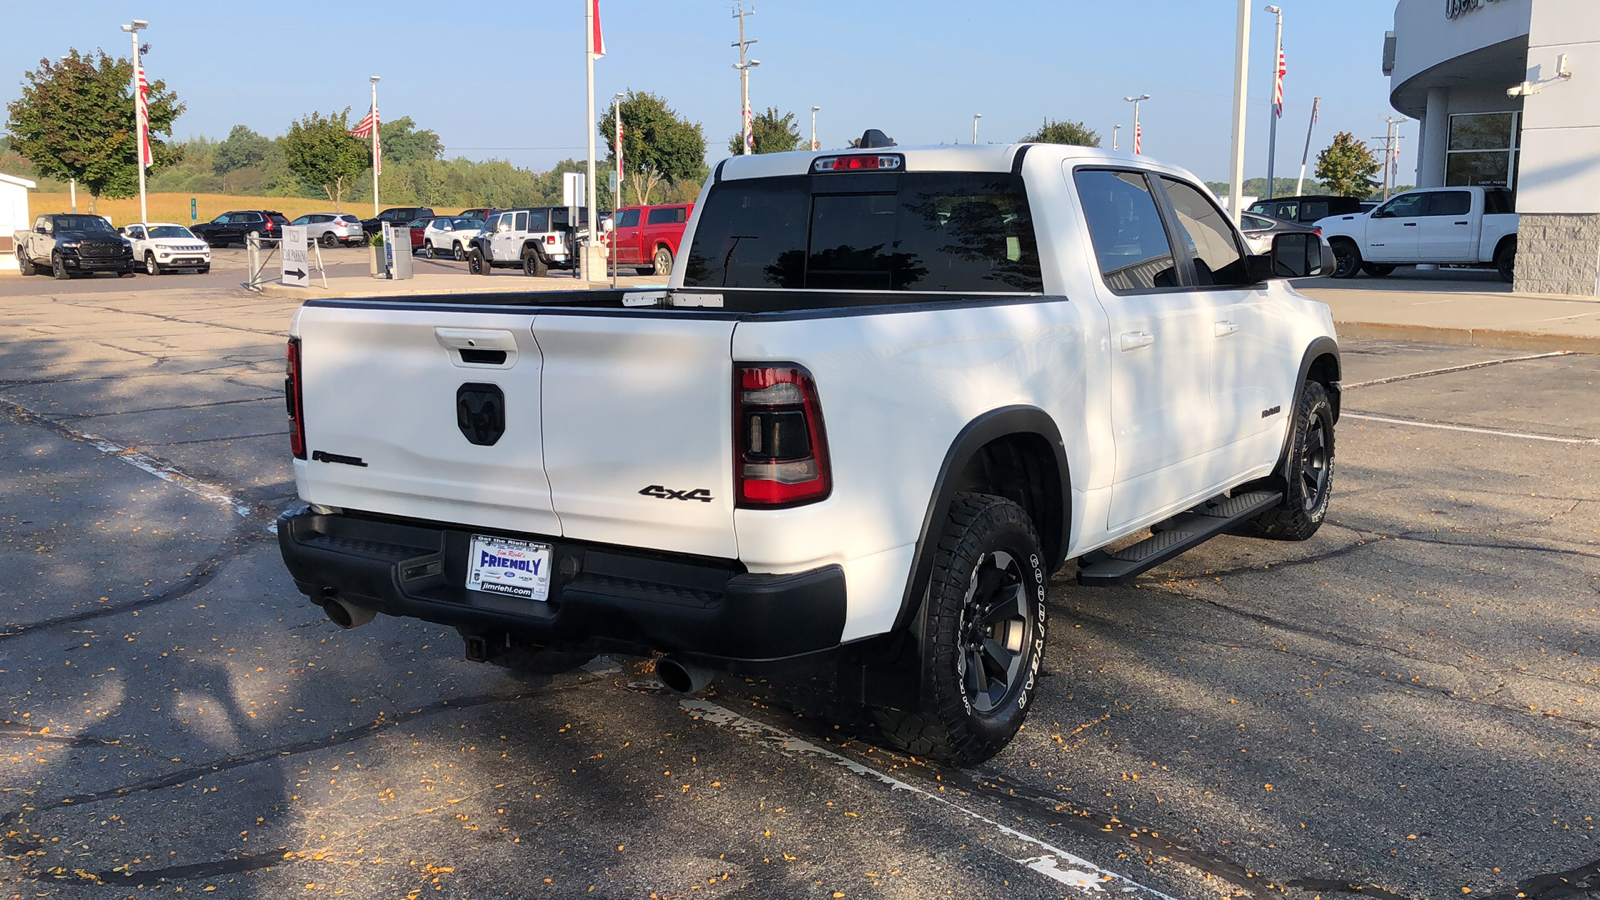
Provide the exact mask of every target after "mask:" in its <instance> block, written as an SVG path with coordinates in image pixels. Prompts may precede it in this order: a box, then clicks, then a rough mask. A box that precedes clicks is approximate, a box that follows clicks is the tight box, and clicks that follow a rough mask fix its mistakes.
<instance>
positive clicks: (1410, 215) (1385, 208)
mask: <svg viewBox="0 0 1600 900" xmlns="http://www.w3.org/2000/svg"><path fill="white" fill-rule="evenodd" d="M1426 196H1427V195H1426V194H1402V195H1400V196H1398V197H1396V198H1394V199H1393V200H1390V201H1389V202H1388V203H1385V204H1384V205H1382V206H1380V207H1378V208H1377V210H1375V211H1374V212H1373V213H1372V217H1373V218H1374V219H1414V218H1416V217H1417V216H1420V215H1422V214H1423V213H1422V201H1423V198H1424V197H1426Z"/></svg>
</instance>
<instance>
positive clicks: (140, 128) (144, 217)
mask: <svg viewBox="0 0 1600 900" xmlns="http://www.w3.org/2000/svg"><path fill="white" fill-rule="evenodd" d="M149 27H150V23H149V22H146V21H145V20H143V19H134V20H133V21H132V22H131V23H129V24H127V25H124V26H122V30H123V31H126V32H127V33H128V36H129V37H131V38H133V128H134V132H135V134H134V142H135V143H136V144H137V145H138V146H137V148H136V149H135V150H134V155H135V156H137V157H138V162H139V221H140V222H148V221H150V212H149V209H148V208H147V207H146V205H145V193H144V152H145V145H146V142H147V141H148V140H149V138H148V137H147V135H148V134H149V123H148V122H146V121H145V110H144V104H143V103H141V102H140V100H139V96H140V95H139V82H140V81H141V80H143V79H141V78H140V77H139V76H140V74H141V73H142V72H143V70H144V60H142V59H140V58H139V32H141V31H143V30H145V29H146V28H149ZM73 193H74V194H76V193H77V191H76V190H74V191H73Z"/></svg>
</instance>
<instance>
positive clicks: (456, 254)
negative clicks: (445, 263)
mask: <svg viewBox="0 0 1600 900" xmlns="http://www.w3.org/2000/svg"><path fill="white" fill-rule="evenodd" d="M450 258H451V259H453V260H455V261H456V262H460V261H461V260H463V259H466V258H467V255H466V253H464V252H462V250H461V242H460V241H456V243H455V246H454V247H451V248H450Z"/></svg>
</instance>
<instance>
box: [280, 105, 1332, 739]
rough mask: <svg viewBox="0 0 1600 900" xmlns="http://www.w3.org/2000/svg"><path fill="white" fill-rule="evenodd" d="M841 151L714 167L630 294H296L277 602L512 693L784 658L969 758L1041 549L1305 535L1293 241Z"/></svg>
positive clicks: (1013, 657)
mask: <svg viewBox="0 0 1600 900" xmlns="http://www.w3.org/2000/svg"><path fill="white" fill-rule="evenodd" d="M862 144H863V147H862V149H855V150H848V151H839V152H834V153H814V152H797V153H781V154H769V155H761V156H748V157H735V158H733V159H729V160H726V161H724V162H723V163H721V164H719V165H718V166H717V167H716V169H715V171H714V173H713V174H712V176H711V178H710V179H709V181H708V183H707V184H706V186H705V189H704V190H703V191H702V192H701V195H700V198H699V201H698V202H697V203H696V205H695V211H694V214H693V216H692V218H691V220H690V222H689V226H688V231H687V232H686V234H685V236H684V239H683V244H682V247H683V248H684V255H683V259H682V264H681V265H678V266H675V267H674V270H673V273H672V277H671V280H670V282H669V286H668V288H667V289H665V290H655V291H639V292H625V291H573V292H560V293H556V292H528V293H504V294H456V295H434V296H411V297H405V298H396V299H393V300H383V299H362V300H359V301H346V300H338V299H313V300H310V301H308V302H307V303H306V304H305V305H304V306H303V307H301V309H300V310H299V311H298V313H297V314H296V315H295V319H294V324H293V326H292V330H291V337H290V342H289V347H288V379H287V385H286V386H287V401H288V409H289V416H290V434H291V445H292V449H293V452H294V455H295V460H294V470H295V477H296V481H297V483H298V487H299V493H300V497H301V498H302V499H303V500H304V501H305V503H306V505H305V506H302V507H299V508H296V509H293V510H291V511H289V512H286V513H285V514H284V515H283V516H282V517H281V518H280V520H279V528H278V536H279V542H280V547H281V550H282V553H283V557H284V561H285V563H286V564H287V566H288V568H289V571H290V573H291V574H292V576H293V578H294V581H295V584H296V586H297V587H298V588H299V589H300V591H302V592H303V593H305V594H306V595H308V596H309V598H310V599H311V601H312V602H313V603H315V604H318V605H320V606H322V608H323V609H324V610H325V611H326V612H327V614H328V616H329V617H330V618H332V619H333V620H334V621H335V622H337V623H339V624H340V625H342V626H345V627H350V626H353V625H359V624H363V623H365V622H367V621H370V620H371V619H372V618H373V617H374V615H375V614H376V613H384V614H388V615H396V616H410V617H416V618H420V619H424V620H427V621H431V622H436V623H441V624H444V625H447V626H454V627H456V628H457V629H458V630H459V631H460V632H461V634H462V635H463V636H464V638H465V639H466V652H467V656H468V657H469V658H471V659H475V660H480V661H487V662H495V663H499V664H501V665H505V666H508V667H511V668H522V669H533V670H543V671H550V670H557V669H561V668H565V667H572V666H575V665H578V664H581V663H582V662H583V661H585V660H587V659H588V658H589V657H590V656H591V655H593V654H595V653H599V652H620V653H629V654H639V655H652V654H664V655H661V656H660V658H658V659H657V660H656V672H657V674H658V675H659V676H660V677H661V679H662V681H663V683H665V684H666V685H667V686H668V687H670V688H673V689H675V690H684V691H691V690H697V689H699V688H700V687H703V686H704V685H705V683H706V681H707V679H708V678H709V677H710V671H711V670H717V669H720V670H727V671H736V672H750V673H756V672H761V671H767V672H779V673H781V672H783V671H792V670H794V667H795V666H796V665H797V664H798V663H800V662H802V661H805V660H815V659H817V658H823V659H826V660H828V661H830V662H831V663H832V664H833V665H834V666H835V671H836V672H837V690H838V691H839V693H840V695H841V697H842V698H843V699H846V700H848V701H850V702H860V703H862V704H864V705H865V706H867V707H868V708H869V709H871V710H872V711H873V714H874V715H875V716H876V718H877V720H878V722H879V724H880V726H881V729H882V734H883V737H884V739H885V740H887V741H888V742H889V743H891V744H893V745H895V746H897V747H900V748H903V749H905V750H907V751H909V752H912V753H915V754H918V755H925V756H929V757H933V758H938V759H944V760H950V761H954V762H957V763H973V762H977V761H980V760H983V759H986V758H988V757H989V756H991V755H993V754H994V753H996V752H998V751H999V750H1000V749H1001V748H1003V747H1004V746H1005V745H1006V743H1007V742H1008V741H1010V739H1011V737H1012V736H1013V735H1014V734H1015V733H1016V731H1017V729H1018V728H1019V727H1021V725H1022V722H1023V719H1024V717H1025V716H1026V714H1027V710H1028V707H1029V705H1030V704H1031V703H1032V701H1033V699H1034V697H1035V690H1036V688H1037V687H1038V686H1039V685H1038V682H1037V676H1038V673H1039V667H1040V663H1041V660H1042V658H1043V654H1044V652H1045V647H1046V628H1047V624H1048V618H1049V615H1048V613H1049V606H1048V603H1047V599H1046V587H1047V584H1048V581H1049V578H1050V575H1051V573H1053V572H1055V571H1056V570H1057V569H1058V568H1060V567H1061V566H1062V565H1063V564H1064V563H1066V562H1068V561H1070V560H1076V562H1077V575H1078V580H1079V582H1080V583H1081V584H1084V585H1110V584H1120V583H1124V582H1126V581H1128V580H1130V579H1132V578H1134V577H1135V576H1137V575H1138V574H1140V573H1141V572H1144V571H1146V570H1148V569H1150V568H1152V567H1153V566H1155V565H1157V564H1159V563H1161V562H1163V561H1165V560H1167V559H1170V558H1172V557H1173V556H1174V555H1176V554H1178V553H1181V552H1183V551H1184V550H1187V549H1189V548H1191V547H1194V546H1196V545H1198V544H1199V543H1201V542H1202V541H1204V540H1207V539H1208V538H1210V537H1212V536H1214V535H1217V534H1221V533H1223V532H1228V531H1237V530H1239V529H1245V530H1247V531H1251V532H1252V533H1254V534H1257V535H1260V536H1263V537H1269V538H1275V539H1287V540H1303V539H1305V538H1308V537H1310V536H1311V535H1312V534H1313V533H1314V532H1315V531H1316V530H1317V528H1318V526H1319V525H1320V524H1321V522H1322V520H1323V517H1324V515H1325V514H1326V512H1327V509H1328V503H1329V496H1330V490H1331V484H1332V481H1331V479H1332V472H1333V451H1334V431H1333V430H1334V425H1335V422H1336V421H1337V418H1338V409H1339V377H1340V362H1339V350H1338V346H1337V344H1336V343H1335V340H1334V331H1333V321H1332V316H1331V315H1330V314H1329V311H1328V308H1327V307H1326V306H1324V305H1323V304H1321V303H1318V302H1316V301H1314V300H1311V299H1309V298H1307V297H1304V296H1302V295H1300V294H1298V293H1296V292H1295V291H1294V290H1292V289H1291V288H1290V287H1289V285H1288V284H1287V282H1286V281H1285V280H1284V279H1285V278H1290V277H1302V276H1308V275H1318V274H1323V273H1325V272H1326V271H1329V270H1331V268H1332V264H1333V259H1332V253H1331V251H1330V250H1329V249H1328V247H1327V244H1326V243H1325V242H1323V241H1321V240H1320V239H1319V238H1318V237H1317V236H1316V235H1314V234H1288V235H1283V236H1280V237H1279V238H1277V239H1276V241H1275V243H1274V248H1273V252H1272V253H1271V254H1269V255H1261V256H1251V255H1249V254H1248V253H1247V252H1246V251H1245V245H1244V243H1243V240H1242V238H1241V236H1240V234H1239V232H1238V231H1237V230H1236V229H1235V228H1234V227H1233V226H1232V224H1231V223H1230V222H1229V221H1228V217H1227V216H1226V215H1225V214H1224V213H1223V212H1222V210H1221V209H1220V208H1219V207H1218V206H1217V204H1216V202H1215V200H1214V199H1213V198H1212V196H1211V194H1210V192H1209V191H1208V190H1206V188H1205V187H1204V186H1203V185H1202V183H1201V182H1199V181H1197V180H1196V179H1195V178H1194V177H1193V176H1192V175H1190V174H1189V173H1187V172H1185V171H1183V170H1181V169H1178V168H1173V167H1170V166H1165V165H1162V164H1160V163H1157V162H1154V161H1152V160H1151V159H1150V158H1149V157H1144V156H1132V155H1126V154H1115V153H1109V152H1106V151H1103V150H1099V149H1093V148H1087V147H1067V146H1061V145H1053V144H1032V145H1030V144H1023V145H1013V146H982V147H968V146H962V147H936V148H925V149H910V148H899V147H895V146H893V145H892V144H890V143H888V141H887V139H886V138H883V137H882V135H881V132H876V131H869V132H867V134H866V135H864V136H863V141H862ZM520 249H521V248H519V250H520ZM524 252H525V251H524ZM497 258H498V257H497ZM513 258H515V257H513ZM1152 527H1153V530H1155V531H1156V533H1155V534H1154V535H1153V536H1152V537H1149V538H1146V539H1145V540H1143V541H1141V542H1138V543H1135V544H1133V545H1132V546H1122V549H1119V550H1117V551H1115V552H1105V551H1103V550H1102V549H1101V548H1105V547H1107V546H1108V545H1111V544H1114V543H1118V542H1121V543H1122V544H1126V542H1125V541H1124V540H1123V539H1125V538H1128V537H1130V536H1137V535H1139V534H1140V533H1141V532H1143V531H1144V530H1145V529H1147V528H1152Z"/></svg>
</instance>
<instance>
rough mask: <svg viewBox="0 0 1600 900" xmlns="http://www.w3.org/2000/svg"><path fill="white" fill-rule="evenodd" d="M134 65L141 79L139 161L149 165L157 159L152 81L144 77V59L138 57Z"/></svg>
mask: <svg viewBox="0 0 1600 900" xmlns="http://www.w3.org/2000/svg"><path fill="white" fill-rule="evenodd" d="M140 56H143V54H140ZM133 65H134V68H135V69H136V70H137V74H138V80H139V105H138V109H139V123H138V125H139V162H141V163H143V164H144V165H147V166H148V165H150V164H151V163H152V162H154V161H155V157H154V156H152V155H151V153H150V82H149V81H147V80H146V79H145V77H144V60H143V59H136V60H134V63H133Z"/></svg>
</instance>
